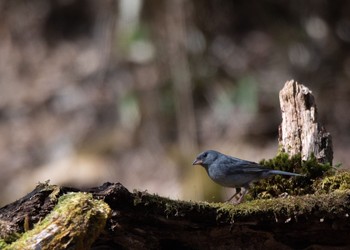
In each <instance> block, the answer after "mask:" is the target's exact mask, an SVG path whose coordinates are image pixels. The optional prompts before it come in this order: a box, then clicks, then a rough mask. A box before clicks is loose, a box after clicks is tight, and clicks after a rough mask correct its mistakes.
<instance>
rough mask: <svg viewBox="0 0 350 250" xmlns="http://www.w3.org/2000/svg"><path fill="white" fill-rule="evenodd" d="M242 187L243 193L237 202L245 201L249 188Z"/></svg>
mask: <svg viewBox="0 0 350 250" xmlns="http://www.w3.org/2000/svg"><path fill="white" fill-rule="evenodd" d="M242 189H243V191H242V195H241V197H239V199H238V201H237V203H236V204H239V203H241V202H242V201H243V198H244V196H245V195H246V194H247V193H248V188H246V187H242Z"/></svg>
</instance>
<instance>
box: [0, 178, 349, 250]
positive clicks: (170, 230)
mask: <svg viewBox="0 0 350 250" xmlns="http://www.w3.org/2000/svg"><path fill="white" fill-rule="evenodd" d="M80 191H85V192H88V193H91V194H92V197H93V198H91V199H98V200H102V201H104V202H105V203H107V204H108V206H109V207H110V208H111V209H112V211H111V213H109V214H110V217H109V218H108V221H107V224H106V226H105V228H104V229H103V230H102V232H101V233H100V234H99V235H97V236H96V239H95V240H94V242H93V244H92V246H91V249H169V248H170V249H232V248H236V249H301V248H307V247H309V248H315V247H318V249H319V248H322V247H325V246H327V247H330V248H332V247H333V248H341V247H343V248H344V249H345V248H349V247H350V238H349V237H348V235H349V230H350V223H349V222H350V219H349V213H350V191H349V190H346V191H342V192H340V191H339V192H334V193H331V194H326V195H318V196H316V195H308V196H303V197H289V198H277V199H270V200H256V201H253V202H246V203H243V204H240V205H239V206H233V205H230V204H225V203H217V204H211V203H206V202H200V203H196V202H185V201H174V200H170V199H167V198H162V197H159V196H157V195H150V194H148V193H145V192H134V193H131V192H129V191H128V190H127V189H126V188H124V187H123V186H122V185H121V184H119V183H105V184H104V185H102V186H100V187H96V188H90V189H88V190H77V189H72V188H66V187H58V186H54V185H48V184H41V185H39V186H38V187H37V188H36V189H35V190H34V191H32V192H31V193H30V194H28V195H27V196H25V197H23V198H22V199H20V200H18V201H16V202H14V203H12V204H9V205H7V206H5V207H3V208H1V209H0V226H1V238H2V239H6V241H11V238H12V240H13V238H14V232H16V233H21V232H23V231H24V230H25V229H24V225H25V224H26V225H27V226H26V227H27V229H26V230H29V232H30V231H32V230H37V225H34V223H37V222H39V221H43V219H44V218H47V217H48V215H49V216H50V213H51V212H52V210H53V208H54V207H56V205H57V204H59V202H58V201H59V200H60V199H59V197H60V196H62V195H64V194H65V193H67V192H70V193H71V192H76V193H78V192H80ZM70 195H71V196H72V194H70ZM85 207H86V206H84V207H82V209H81V210H82V212H83V213H87V212H86V210H85V209H84V208H85ZM54 211H57V207H56V209H55V210H54ZM51 216H52V215H51ZM54 218H57V217H56V216H54ZM69 221H74V220H73V219H72V220H69ZM38 224H40V223H38ZM67 227H68V225H67ZM32 228H33V229H32ZM71 230H72V229H71ZM80 230H81V231H84V228H80V227H79V228H78V227H77V228H74V230H72V231H80ZM85 231H91V230H86V228H85ZM10 236H11V237H10ZM19 240H21V238H20V239H19ZM19 240H18V241H19ZM26 240H28V239H26ZM14 244H15V243H14ZM12 246H13V245H11V246H9V247H8V248H7V249H16V248H13V247H12ZM51 247H52V245H51ZM69 247H71V248H70V249H81V248H78V247H77V246H76V245H69V244H68V245H65V246H63V247H62V246H56V248H51V249H67V248H69ZM5 249H6V248H5ZM26 249H32V248H26ZM33 249H34V248H33ZM42 249H45V246H44V247H43V248H42Z"/></svg>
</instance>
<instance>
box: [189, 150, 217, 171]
mask: <svg viewBox="0 0 350 250" xmlns="http://www.w3.org/2000/svg"><path fill="white" fill-rule="evenodd" d="M219 154H220V153H219V152H217V151H214V150H207V151H204V152H202V153H200V154H199V155H197V157H196V159H195V160H194V162H193V163H192V165H201V166H203V167H205V168H207V167H208V166H209V165H210V164H212V163H213V162H214V161H215V160H216V159H217V158H218V156H219Z"/></svg>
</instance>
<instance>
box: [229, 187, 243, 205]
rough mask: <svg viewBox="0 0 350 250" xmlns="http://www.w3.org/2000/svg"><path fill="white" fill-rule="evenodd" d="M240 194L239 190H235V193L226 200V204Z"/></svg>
mask: <svg viewBox="0 0 350 250" xmlns="http://www.w3.org/2000/svg"><path fill="white" fill-rule="evenodd" d="M240 192H241V188H235V193H234V194H233V195H232V196H231V198H230V199H228V200H227V201H226V202H230V201H231V200H232V199H233V198H235V197H236V196H237V195H238V194H239V193H240Z"/></svg>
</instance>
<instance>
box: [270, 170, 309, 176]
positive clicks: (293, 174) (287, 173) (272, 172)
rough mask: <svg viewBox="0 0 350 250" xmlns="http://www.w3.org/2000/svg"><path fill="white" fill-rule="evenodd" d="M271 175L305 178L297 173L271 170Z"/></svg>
mask: <svg viewBox="0 0 350 250" xmlns="http://www.w3.org/2000/svg"><path fill="white" fill-rule="evenodd" d="M269 174H281V175H289V176H304V175H302V174H296V173H291V172H286V171H282V170H271V171H269Z"/></svg>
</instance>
